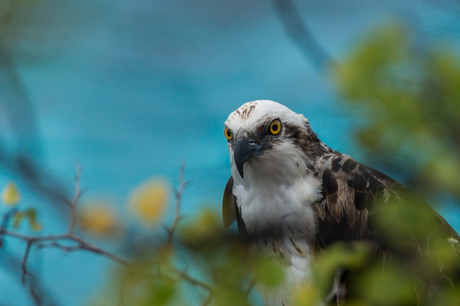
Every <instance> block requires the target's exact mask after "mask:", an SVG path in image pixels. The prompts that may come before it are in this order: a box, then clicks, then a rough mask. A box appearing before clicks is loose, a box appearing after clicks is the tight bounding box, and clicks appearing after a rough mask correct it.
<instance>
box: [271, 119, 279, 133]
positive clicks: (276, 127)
mask: <svg viewBox="0 0 460 306" xmlns="http://www.w3.org/2000/svg"><path fill="white" fill-rule="evenodd" d="M280 132H281V121H279V120H278V119H276V120H275V121H273V122H272V124H270V133H272V134H273V135H278V134H279V133H280Z"/></svg>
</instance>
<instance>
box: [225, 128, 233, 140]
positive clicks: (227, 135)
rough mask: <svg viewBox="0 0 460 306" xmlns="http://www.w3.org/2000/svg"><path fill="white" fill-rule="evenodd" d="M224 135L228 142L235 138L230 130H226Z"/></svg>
mask: <svg viewBox="0 0 460 306" xmlns="http://www.w3.org/2000/svg"><path fill="white" fill-rule="evenodd" d="M224 135H225V138H227V140H232V138H233V133H232V131H231V130H230V129H228V128H225V130H224Z"/></svg>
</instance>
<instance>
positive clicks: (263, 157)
mask: <svg viewBox="0 0 460 306" xmlns="http://www.w3.org/2000/svg"><path fill="white" fill-rule="evenodd" d="M224 135H225V137H226V138H227V141H228V150H229V153H230V164H231V166H232V176H233V178H234V179H235V181H236V182H240V183H243V181H245V178H246V177H247V176H249V177H258V178H259V179H260V178H264V177H266V176H270V177H272V178H273V177H278V176H279V177H280V178H281V176H287V175H289V176H291V177H292V175H295V174H296V173H299V174H300V173H306V171H307V169H306V168H307V167H308V164H309V163H310V162H311V155H314V154H315V153H318V150H319V151H321V150H324V148H323V146H324V145H323V144H322V143H321V141H320V140H319V139H318V137H317V135H316V134H315V133H314V132H313V131H312V130H311V128H310V124H309V123H308V120H307V119H306V118H305V117H304V116H303V115H302V114H297V113H295V112H293V111H292V110H290V109H289V108H287V107H286V106H284V105H281V104H279V103H277V102H273V101H269V100H257V101H253V102H248V103H245V104H243V105H242V106H241V107H239V108H238V109H237V110H235V111H234V112H233V113H231V114H230V115H229V116H228V119H227V120H226V121H225V130H224Z"/></svg>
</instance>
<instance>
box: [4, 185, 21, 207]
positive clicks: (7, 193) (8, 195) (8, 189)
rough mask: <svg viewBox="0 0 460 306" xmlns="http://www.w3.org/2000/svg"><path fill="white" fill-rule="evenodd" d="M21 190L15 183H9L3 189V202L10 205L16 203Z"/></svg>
mask: <svg viewBox="0 0 460 306" xmlns="http://www.w3.org/2000/svg"><path fill="white" fill-rule="evenodd" d="M20 198H21V197H20V195H19V191H18V189H17V188H16V185H15V184H14V183H12V182H11V183H8V185H6V186H5V188H3V191H2V201H3V204H5V205H8V206H13V205H16V204H17V203H18V202H19V200H20Z"/></svg>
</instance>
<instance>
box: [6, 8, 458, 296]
mask: <svg viewBox="0 0 460 306" xmlns="http://www.w3.org/2000/svg"><path fill="white" fill-rule="evenodd" d="M31 5H34V6H36V7H33V8H32V9H30V8H22V11H21V10H19V13H17V16H18V17H17V18H16V19H15V20H16V21H15V22H16V25H15V26H16V27H17V30H16V32H15V33H16V34H15V35H10V36H8V37H9V39H8V40H6V41H5V45H6V46H7V47H8V48H9V49H8V50H10V52H11V54H12V55H13V57H14V59H15V61H16V66H15V67H16V69H17V72H18V75H19V77H20V80H21V81H22V83H23V85H24V87H25V89H26V90H27V94H28V96H29V98H30V101H31V103H32V104H33V107H34V109H35V116H36V119H37V124H38V133H39V135H40V139H39V143H40V145H41V151H40V152H38V151H37V156H38V157H39V158H40V161H41V163H42V164H43V165H44V167H45V168H46V169H47V170H48V171H49V173H52V174H53V175H54V176H55V177H57V178H58V179H59V182H60V183H62V184H63V185H64V186H66V188H67V190H68V191H71V190H72V188H73V176H74V173H75V160H76V158H78V159H79V160H80V162H81V164H82V165H83V168H84V169H83V174H82V185H83V186H87V187H89V188H90V192H88V193H87V195H86V196H85V197H87V198H96V197H105V198H108V199H110V200H111V201H112V202H113V203H114V204H115V205H116V209H117V210H118V211H119V212H120V213H121V214H123V213H124V212H125V211H126V208H125V202H126V197H127V195H128V194H129V192H130V190H131V189H132V188H133V187H134V186H136V185H137V184H139V183H140V182H142V181H143V180H145V179H147V178H149V177H151V176H155V175H162V176H166V177H168V178H169V179H170V181H171V182H172V183H175V180H176V177H177V175H178V171H179V167H180V164H181V162H182V161H186V162H187V167H186V173H185V176H186V179H187V180H189V179H191V180H193V185H192V186H191V187H190V188H188V189H187V190H186V193H185V195H184V198H183V203H184V206H183V212H184V213H196V212H197V211H198V210H200V208H201V207H202V205H203V204H204V203H206V205H207V206H212V207H213V208H215V209H216V210H219V201H220V198H221V195H222V191H223V187H224V186H225V183H226V181H227V179H228V177H229V173H230V168H229V163H228V153H227V145H226V140H225V138H224V137H223V133H222V130H223V122H224V121H225V119H226V118H227V116H228V114H229V113H230V112H232V111H233V110H234V109H236V108H237V107H239V106H240V105H241V104H243V103H244V102H247V101H251V100H254V99H272V100H276V101H279V102H281V103H283V104H285V105H287V106H288V107H290V108H292V109H293V110H295V111H297V112H300V113H303V114H305V116H306V117H307V118H309V120H310V122H311V124H312V127H313V128H314V130H315V131H316V132H317V133H318V134H319V136H320V137H321V139H322V140H323V141H324V142H326V143H327V144H329V145H330V146H331V147H333V148H334V149H337V150H340V151H342V152H344V153H348V154H350V155H352V156H354V157H356V158H357V159H358V160H359V157H360V154H359V151H360V149H359V147H357V146H356V144H354V143H353V140H352V127H353V123H354V121H355V120H357V119H356V118H357V117H356V116H354V115H355V114H354V112H353V110H349V109H346V108H345V107H342V106H340V104H339V103H338V102H337V98H336V96H335V93H334V89H333V86H332V84H331V83H330V81H329V80H328V79H327V78H325V77H324V74H321V73H318V72H317V71H315V70H314V69H313V68H312V66H311V65H310V64H309V63H308V62H307V61H306V60H305V58H303V57H302V53H301V52H300V51H299V50H297V49H296V47H295V46H294V45H293V44H292V42H291V41H290V40H289V39H288V38H287V37H286V35H285V33H284V31H283V29H282V27H281V24H280V22H279V20H278V19H277V16H276V14H275V12H274V10H273V7H272V4H271V3H270V1H262V0H258V1H245V0H237V1H231V2H230V1H224V0H221V1H215V0H214V1H211V0H205V1H199V2H197V1H190V0H174V1H150V0H136V1H130V2H128V1H121V0H119V1H103V0H99V1H81V2H79V3H78V4H77V3H74V2H72V1H57V0H56V1H54V0H49V1H45V0H42V1H41V2H40V1H37V2H35V1H34V2H33V4H31ZM452 5H453V4H452V3H450V2H449V1H442V2H437V3H431V2H430V1H424V2H413V1H403V2H401V1H387V2H385V3H383V2H382V1H358V0H354V1H347V2H346V3H344V2H343V1H338V0H334V1H327V2H318V1H304V2H300V1H299V8H300V9H301V11H302V13H303V16H304V17H305V20H306V21H307V24H308V25H309V26H310V28H311V30H312V32H313V34H314V35H315V36H316V37H317V39H318V41H319V42H320V44H322V45H323V46H324V48H325V49H326V50H327V51H328V52H330V53H331V54H332V55H333V56H334V57H340V56H342V55H343V54H345V53H346V51H347V50H349V48H350V47H351V46H352V44H353V42H355V41H356V39H357V38H358V37H359V35H360V34H363V33H366V32H367V31H368V30H369V29H370V28H371V27H372V26H375V25H376V24H378V23H379V22H380V21H381V20H388V19H387V18H388V16H390V15H395V14H396V15H399V16H405V17H407V18H411V20H416V23H417V24H419V25H421V30H420V31H421V41H424V40H428V41H430V40H434V39H438V38H446V37H448V38H449V39H451V40H453V41H454V42H456V43H458V41H459V37H458V33H460V31H458V30H459V26H460V25H459V22H458V21H455V20H452V18H450V19H449V18H447V19H446V16H452V11H453V10H452V9H451V8H452V7H454V8H456V9H458V8H457V7H455V6H452ZM433 8H435V9H433ZM454 14H455V12H454ZM456 17H458V15H456ZM457 20H458V18H457ZM18 24H19V25H18ZM39 34H40V35H39ZM10 178H11V175H4V176H1V177H0V186H3V185H4V184H5V183H6V182H7V181H8V180H9V179H10ZM20 188H21V191H22V192H23V193H24V194H23V202H22V205H26V204H27V205H29V204H30V205H35V206H39V207H40V212H41V215H40V216H39V217H40V220H41V221H42V223H43V224H44V225H45V229H44V232H45V233H55V232H57V231H60V230H63V229H65V225H66V222H67V221H66V219H65V215H56V214H53V213H52V210H53V208H52V207H49V206H46V205H43V204H42V202H41V201H45V200H46V199H43V198H37V196H36V195H35V194H34V193H32V192H28V191H26V187H25V186H23V185H20ZM210 203H211V204H210ZM454 209H455V208H454V207H451V208H449V210H445V211H443V214H444V215H446V216H447V219H448V220H449V214H452V210H454ZM452 215H453V214H452ZM449 221H452V222H455V224H454V225H455V226H456V228H457V229H459V228H460V222H459V220H458V218H450V220H449ZM11 243H13V242H11ZM20 247H21V245H18V247H17V248H16V249H18V250H19V251H20ZM19 251H18V252H19ZM18 254H20V253H18ZM41 254H42V255H39V254H36V255H35V254H34V256H33V262H32V265H34V262H35V266H36V267H37V268H38V269H39V271H41V277H42V278H43V280H44V283H45V284H46V285H47V286H48V287H49V288H50V290H51V291H52V294H53V295H54V296H55V297H56V298H57V299H58V301H59V302H60V303H62V305H81V304H85V303H88V302H89V301H90V299H91V297H93V295H94V293H95V292H98V291H99V290H100V288H101V285H102V280H103V279H104V278H105V277H106V275H107V268H108V266H109V265H110V264H111V263H110V262H108V261H107V260H105V259H103V258H100V257H98V256H95V255H92V254H84V253H75V254H70V255H67V256H65V257H64V256H62V253H61V252H59V251H54V250H47V251H42V252H41ZM19 297H21V298H19ZM27 303H30V301H29V300H28V298H27V297H25V295H24V293H23V291H22V289H21V285H20V281H19V279H14V277H12V276H11V275H8V274H6V273H4V272H1V271H0V304H2V305H25V304H27Z"/></svg>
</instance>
